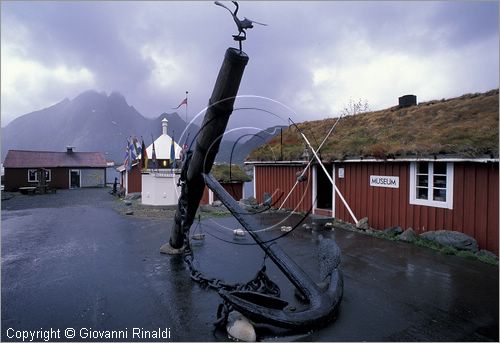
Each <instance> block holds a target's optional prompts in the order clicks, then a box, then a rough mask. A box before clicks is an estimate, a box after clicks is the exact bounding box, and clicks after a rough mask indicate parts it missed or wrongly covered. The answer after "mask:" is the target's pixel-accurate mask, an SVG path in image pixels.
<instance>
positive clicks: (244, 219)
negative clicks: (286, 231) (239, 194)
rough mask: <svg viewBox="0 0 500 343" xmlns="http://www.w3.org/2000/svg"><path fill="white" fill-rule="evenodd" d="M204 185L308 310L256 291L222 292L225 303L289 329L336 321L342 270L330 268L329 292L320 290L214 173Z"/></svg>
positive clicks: (253, 316) (246, 314)
mask: <svg viewBox="0 0 500 343" xmlns="http://www.w3.org/2000/svg"><path fill="white" fill-rule="evenodd" d="M203 177H204V179H205V183H206V185H207V186H208V188H210V189H211V190H212V191H213V192H214V193H215V194H216V195H217V197H218V198H219V199H220V201H221V202H222V203H223V204H224V205H225V206H226V207H227V208H228V209H229V211H230V212H231V213H232V214H233V216H234V217H235V218H236V219H237V220H238V222H240V224H241V225H242V226H243V227H244V228H245V230H246V231H248V233H249V234H250V236H251V237H252V238H253V239H254V240H255V242H256V243H257V244H258V245H259V246H260V247H261V248H262V250H264V252H265V253H266V255H267V256H268V257H269V258H271V260H272V261H273V262H274V263H275V264H276V265H277V266H278V268H279V269H280V270H281V271H282V272H283V274H284V275H285V276H286V277H287V278H288V279H289V280H290V282H291V283H292V284H293V285H294V286H295V287H296V289H297V290H298V291H299V293H300V294H301V296H302V297H301V298H302V300H303V301H305V302H306V303H307V307H306V308H305V309H302V310H296V308H295V307H294V306H290V305H289V303H288V302H287V301H285V300H283V299H281V298H279V297H275V296H271V295H267V294H262V293H257V292H253V291H224V290H221V291H219V294H220V295H221V296H222V298H223V299H224V300H226V301H227V302H229V303H230V304H231V305H232V307H233V308H234V309H236V310H237V311H240V312H241V313H243V314H244V315H245V316H247V317H248V318H250V319H251V320H254V321H257V322H264V323H268V324H272V325H275V326H278V327H282V328H288V329H297V330H300V329H311V328H315V327H320V326H323V325H325V324H326V323H328V322H329V321H331V320H332V319H333V318H335V314H336V312H337V310H338V307H339V305H340V302H341V300H342V295H343V289H344V281H343V276H342V271H341V270H340V269H339V268H338V263H339V262H340V259H337V261H336V262H334V263H336V265H332V266H331V268H330V269H331V270H330V271H329V275H328V279H327V280H325V281H326V283H327V284H326V289H323V288H320V286H318V285H317V284H316V283H315V282H314V281H313V280H312V279H311V278H310V277H309V275H307V274H306V273H305V272H304V271H303V270H302V268H300V267H299V266H298V265H297V264H296V263H295V262H294V261H293V260H292V259H291V258H290V257H289V256H288V255H287V254H286V253H285V252H284V251H283V250H282V249H281V248H280V246H279V245H278V244H276V242H275V241H272V242H269V241H270V237H266V236H268V235H267V234H266V231H262V230H260V227H259V225H258V224H257V223H256V221H255V219H254V217H253V216H252V214H251V213H248V212H247V211H246V210H244V209H242V208H241V207H240V206H238V203H237V202H236V201H235V200H234V199H233V197H232V196H231V195H230V194H229V193H228V192H227V191H226V190H225V189H224V188H223V187H222V186H221V185H220V183H219V182H217V180H215V178H214V177H213V176H212V175H211V174H203Z"/></svg>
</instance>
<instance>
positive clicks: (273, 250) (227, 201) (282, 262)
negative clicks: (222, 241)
mask: <svg viewBox="0 0 500 343" xmlns="http://www.w3.org/2000/svg"><path fill="white" fill-rule="evenodd" d="M203 177H204V178H205V183H206V185H207V186H208V188H210V189H211V190H212V191H213V192H214V194H216V195H217V197H218V198H219V200H220V201H221V202H222V203H223V204H224V205H225V206H226V207H227V208H228V210H229V211H230V212H231V213H232V214H233V216H234V217H235V218H236V219H237V220H238V222H239V223H240V224H241V225H242V226H243V227H244V228H245V229H246V230H247V231H248V233H249V234H250V236H252V238H253V239H254V240H255V242H256V243H257V244H258V245H259V246H260V247H261V248H262V250H264V252H265V253H266V254H267V255H268V256H269V257H270V258H271V260H272V261H273V262H274V263H275V264H276V265H277V266H278V268H279V269H280V270H281V271H282V272H283V274H284V275H285V276H286V277H287V278H288V279H289V280H290V282H291V283H292V284H293V285H294V286H295V287H296V288H297V290H299V291H300V292H301V293H302V294H303V295H304V296H306V297H307V298H308V299H309V300H312V299H316V298H317V297H316V296H317V295H319V293H320V290H319V288H318V286H317V285H316V283H314V281H313V280H311V278H310V277H309V275H307V274H306V273H305V272H304V271H303V270H302V268H300V267H299V266H298V265H297V264H296V263H295V262H294V261H293V260H292V259H291V258H290V257H289V256H288V255H287V254H286V253H285V252H284V251H283V250H282V249H281V247H280V246H279V245H278V244H276V242H275V241H273V242H268V239H266V238H267V237H265V236H268V235H266V234H265V231H261V230H259V229H260V226H259V225H258V224H257V222H256V221H255V219H254V218H253V216H252V214H251V213H249V212H247V211H246V210H244V209H242V208H241V207H240V206H238V203H237V202H236V200H234V199H233V197H232V196H231V195H230V194H229V193H228V192H227V191H226V190H225V189H224V188H223V187H222V186H221V185H220V183H219V182H217V180H215V178H214V177H213V175H211V174H203Z"/></svg>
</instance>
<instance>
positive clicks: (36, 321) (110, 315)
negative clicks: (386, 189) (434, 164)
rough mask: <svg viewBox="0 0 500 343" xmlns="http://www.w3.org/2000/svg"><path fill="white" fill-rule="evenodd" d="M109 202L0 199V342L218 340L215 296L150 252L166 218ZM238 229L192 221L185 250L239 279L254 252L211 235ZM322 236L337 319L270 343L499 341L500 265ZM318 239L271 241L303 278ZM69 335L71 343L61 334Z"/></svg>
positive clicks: (227, 222)
mask: <svg viewBox="0 0 500 343" xmlns="http://www.w3.org/2000/svg"><path fill="white" fill-rule="evenodd" d="M117 206H122V205H121V204H120V203H118V202H117V201H116V200H115V199H114V198H113V197H111V196H110V195H109V194H108V193H107V192H106V190H103V189H85V190H83V189H82V190H75V191H61V192H58V193H57V194H50V195H43V196H32V197H30V196H22V197H21V196H19V197H15V198H13V199H10V200H7V201H2V228H1V229H2V232H1V238H2V242H1V248H2V252H1V256H2V280H1V281H2V299H1V300H2V309H1V313H2V329H1V331H2V341H19V339H15V338H14V339H9V337H8V335H9V336H12V334H13V333H15V332H16V330H18V331H21V330H40V329H42V330H49V329H51V328H52V329H53V330H57V329H59V330H60V337H61V339H60V340H62V341H99V340H103V339H99V338H96V337H88V336H87V337H81V336H80V333H83V334H85V333H87V332H89V331H90V329H91V330H93V332H97V333H99V332H102V331H103V330H121V331H122V332H126V333H127V334H128V337H127V338H123V337H122V338H121V339H112V340H110V341H125V340H137V341H152V340H154V339H151V338H149V339H140V338H139V339H134V338H133V337H132V330H133V328H143V329H144V330H150V331H152V330H158V329H161V330H165V329H166V328H168V329H169V333H170V339H163V340H164V341H219V340H227V338H226V336H225V334H224V333H222V332H214V330H213V325H212V323H213V322H214V321H215V318H216V309H217V306H218V304H219V303H220V298H219V296H218V295H217V293H216V292H215V291H213V290H209V289H203V288H201V287H200V286H199V285H198V284H196V283H194V282H193V281H191V279H190V277H189V274H188V271H187V270H186V266H185V265H184V263H183V262H182V260H181V259H180V258H177V257H170V256H166V255H161V254H160V253H159V247H160V245H161V244H163V243H165V242H166V241H167V240H168V237H169V232H170V228H171V224H172V222H171V220H148V219H139V218H134V217H133V216H123V215H121V214H119V213H118V212H117V211H116V210H115V209H116V207H117ZM274 220H276V218H268V219H263V224H264V223H265V222H266V221H274ZM297 220H298V218H297V217H293V218H290V219H289V220H288V222H287V224H288V223H294V222H297ZM237 227H239V226H238V225H237V224H236V222H235V220H234V219H233V218H231V217H224V218H214V219H205V220H203V221H202V223H201V228H198V230H200V229H201V230H203V232H205V233H206V239H205V241H203V242H201V243H200V242H197V243H196V242H195V243H194V244H195V245H194V246H193V248H194V252H195V258H196V263H197V266H198V267H199V268H200V269H201V270H202V271H203V272H204V273H205V274H207V275H213V276H216V277H219V278H223V279H225V280H226V281H228V282H245V281H248V280H249V279H251V278H252V277H253V276H254V274H255V272H256V271H257V270H258V269H259V267H260V266H261V264H262V263H263V253H262V251H261V250H260V249H259V248H258V247H256V246H252V245H250V246H242V245H234V244H228V243H225V242H222V241H221V240H218V239H216V238H214V237H218V238H222V239H224V240H227V241H233V236H232V230H233V229H234V228H237ZM209 233H210V234H211V235H210V234H209ZM322 234H323V235H325V236H334V237H335V238H336V239H337V241H338V243H339V245H340V247H341V249H342V252H343V260H342V264H341V267H342V269H343V272H344V281H345V287H344V298H343V301H342V304H341V309H340V313H339V316H338V318H337V320H336V321H335V322H333V323H331V324H330V325H329V326H328V327H326V328H323V329H321V330H317V331H313V332H311V333H308V334H301V335H294V336H286V337H282V338H279V339H281V340H294V339H298V340H302V341H464V340H465V341H498V320H499V318H498V309H499V306H498V303H499V298H498V292H499V289H498V267H494V266H491V265H487V264H484V263H482V262H479V261H473V260H468V259H465V258H462V257H457V256H447V255H442V254H440V253H437V252H435V251H432V250H428V249H425V248H419V247H414V246H411V245H409V244H405V243H402V242H390V241H385V240H381V239H377V238H374V237H370V236H365V235H361V234H358V233H354V232H350V231H343V230H335V231H334V232H332V231H323V232H322ZM317 235H318V233H317V232H313V231H306V230H304V229H303V228H302V227H299V228H297V229H296V230H295V231H294V232H292V233H291V234H290V235H288V236H287V237H286V238H283V239H281V240H279V244H280V245H282V247H283V248H284V249H285V250H286V251H287V252H288V253H289V254H290V255H291V256H292V257H293V258H294V260H295V261H296V262H297V263H298V264H299V265H301V266H302V267H303V269H304V270H305V271H307V272H308V273H309V274H310V275H311V276H312V277H313V279H318V275H319V268H318V265H317V257H316V247H317ZM239 241H240V242H251V241H250V238H244V239H242V240H241V239H240V240H239ZM266 265H267V266H268V274H269V275H270V277H271V278H272V279H273V280H274V281H276V282H277V283H278V284H279V285H280V287H281V289H282V296H283V297H284V298H286V299H287V300H289V301H294V299H293V289H292V288H291V286H290V284H289V283H288V282H287V281H286V280H285V279H284V277H283V276H282V274H281V273H279V272H278V271H277V269H276V268H275V267H274V266H273V265H272V263H271V262H269V261H267V262H266ZM67 328H73V329H75V332H76V338H74V339H68V338H66V337H64V330H65V329H67ZM9 329H10V331H8V330H9ZM81 329H84V330H83V331H81ZM261 338H263V339H268V340H269V339H271V337H268V336H263V337H261ZM42 340H43V339H38V341H42ZM53 340H57V339H53Z"/></svg>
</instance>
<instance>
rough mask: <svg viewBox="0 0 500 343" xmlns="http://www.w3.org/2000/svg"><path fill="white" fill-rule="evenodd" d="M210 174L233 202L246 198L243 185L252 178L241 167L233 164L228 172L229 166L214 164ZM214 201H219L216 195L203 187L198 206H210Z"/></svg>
mask: <svg viewBox="0 0 500 343" xmlns="http://www.w3.org/2000/svg"><path fill="white" fill-rule="evenodd" d="M211 173H212V175H213V176H214V177H215V179H216V180H217V181H219V183H220V184H221V186H222V187H223V188H224V189H225V190H226V191H227V192H228V193H229V194H230V195H231V196H232V197H233V199H234V200H236V201H239V200H240V199H243V198H246V194H245V192H244V187H243V183H245V182H248V181H251V180H252V178H251V177H250V176H248V175H247V174H246V173H245V171H244V170H243V168H242V167H240V166H239V165H236V164H233V165H231V171H230V170H229V164H225V163H223V164H214V165H213V167H212V171H211ZM216 200H219V198H218V197H217V195H215V194H214V193H213V192H212V190H211V189H208V187H207V186H205V190H204V191H203V197H202V198H201V200H200V204H202V205H207V204H212V203H213V202H214V201H216Z"/></svg>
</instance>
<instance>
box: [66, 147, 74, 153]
mask: <svg viewBox="0 0 500 343" xmlns="http://www.w3.org/2000/svg"><path fill="white" fill-rule="evenodd" d="M74 148H75V147H74V146H69V145H68V146H67V147H66V153H67V154H72V153H73V152H74V151H73V149H74Z"/></svg>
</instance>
